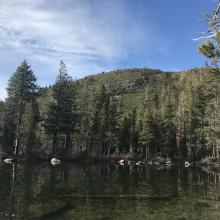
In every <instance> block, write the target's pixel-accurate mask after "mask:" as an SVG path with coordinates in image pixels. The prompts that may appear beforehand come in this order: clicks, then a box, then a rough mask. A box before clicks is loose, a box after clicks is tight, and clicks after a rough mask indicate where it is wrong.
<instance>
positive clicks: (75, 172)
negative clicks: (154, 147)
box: [0, 163, 220, 220]
mask: <svg viewBox="0 0 220 220" xmlns="http://www.w3.org/2000/svg"><path fill="white" fill-rule="evenodd" d="M219 181H220V178H219V175H217V174H216V173H208V172H205V171H202V170H201V169H199V168H192V167H189V168H183V167H182V168H181V167H151V166H136V165H131V166H120V165H117V164H116V165H109V164H75V163H74V164H65V165H64V164H62V165H58V166H51V165H50V164H49V163H41V164H36V165H28V164H17V165H15V164H14V165H13V164H3V163H1V164H0V198H1V199H0V219H12V220H13V219H22V220H23V219H45V220H46V219H53V220H58V219H62V220H70V219H79V220H83V219H92V220H93V219H100V220H101V219H102V220H107V219H119V220H130V219H131V220H133V219H135V220H139V219H153V220H154V219H155V220H166V219H167V220H172V219H179V220H183V219H187V220H188V219H193V220H195V219H200V220H201V219H204V220H205V219H207V220H211V219H220V184H219Z"/></svg>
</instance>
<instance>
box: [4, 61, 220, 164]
mask: <svg viewBox="0 0 220 220" xmlns="http://www.w3.org/2000/svg"><path fill="white" fill-rule="evenodd" d="M7 91H8V97H7V98H6V100H5V101H4V102H1V103H0V145H1V153H2V155H3V156H4V155H12V154H15V155H17V156H22V157H24V158H26V159H30V158H31V159H33V158H44V159H45V158H51V157H52V156H57V157H60V158H65V159H71V158H74V157H75V156H76V155H79V154H80V155H83V156H88V157H101V158H110V157H115V156H118V155H123V156H126V155H130V156H132V155H136V156H139V157H143V158H146V159H152V158H154V157H158V156H161V157H169V158H172V159H174V158H176V159H185V158H188V159H193V160H197V159H201V158H204V157H207V156H212V157H219V148H220V146H219V145H220V101H219V97H220V71H219V69H218V68H201V69H193V70H190V71H186V72H178V73H171V72H163V71H160V70H151V69H128V70H117V71H112V72H109V73H101V74H98V75H93V76H89V77H85V78H83V79H80V80H76V81H73V80H72V79H71V77H70V76H69V74H68V72H67V69H66V66H65V64H64V63H63V62H61V64H60V70H59V75H58V77H57V80H56V82H55V84H54V85H52V86H50V87H48V88H39V87H38V86H37V81H36V77H35V75H34V73H33V72H32V70H31V67H30V66H29V65H28V64H27V62H26V61H24V62H23V63H22V64H21V66H19V67H18V69H17V71H16V72H15V73H14V74H12V76H11V78H10V80H9V83H8V88H7Z"/></svg>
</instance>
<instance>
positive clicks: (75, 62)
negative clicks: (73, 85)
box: [0, 0, 168, 81]
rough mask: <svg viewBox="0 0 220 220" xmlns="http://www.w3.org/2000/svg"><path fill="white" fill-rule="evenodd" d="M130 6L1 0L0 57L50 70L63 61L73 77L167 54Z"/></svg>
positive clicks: (116, 0)
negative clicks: (131, 59)
mask: <svg viewBox="0 0 220 220" xmlns="http://www.w3.org/2000/svg"><path fill="white" fill-rule="evenodd" d="M128 2H129V1H128ZM132 6H133V5H132ZM132 6H131V5H129V4H127V1H123V0H112V1H108V0H96V1H90V0H62V1H61V0H53V1H51V0H32V1H30V0H10V1H5V0H0V57H4V56H5V53H6V51H12V50H13V51H14V55H15V56H17V55H18V54H19V56H23V55H27V56H28V57H29V58H30V59H31V61H33V62H38V63H44V64H45V63H47V64H48V66H49V65H50V66H52V67H53V68H54V66H56V65H57V61H58V60H59V59H64V61H65V62H66V63H67V66H69V67H70V69H71V71H73V72H78V73H83V72H85V73H89V72H91V73H94V72H97V71H101V70H104V69H108V68H111V67H114V66H116V64H117V62H120V61H123V60H126V59H129V56H132V55H135V56H136V57H137V56H140V57H141V56H142V55H146V54H150V53H152V52H149V51H151V50H152V51H153V52H154V53H155V52H158V53H166V52H167V51H168V50H167V47H161V46H160V45H161V44H158V40H159V39H158V37H157V30H155V28H153V25H151V23H150V22H149V21H148V19H147V16H146V14H143V13H142V14H141V13H139V12H138V11H135V9H134V8H133V7H132ZM7 53H8V52H7ZM24 58H25V57H24ZM6 59H12V58H11V57H6ZM6 62H7V61H6ZM55 63H56V65H54V64H55ZM0 65H2V66H3V63H1V62H0ZM56 68H57V67H56ZM77 77H79V75H77ZM38 78H40V80H41V81H42V76H41V75H40V76H39V77H38Z"/></svg>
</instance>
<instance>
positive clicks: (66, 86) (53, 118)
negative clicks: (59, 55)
mask: <svg viewBox="0 0 220 220" xmlns="http://www.w3.org/2000/svg"><path fill="white" fill-rule="evenodd" d="M52 90H53V94H52V97H53V102H52V103H50V105H49V113H48V116H47V118H46V119H45V128H46V130H47V133H48V134H50V135H52V136H53V146H52V153H53V154H55V153H56V150H57V149H56V148H57V146H58V145H59V143H58V136H62V135H63V136H64V138H65V140H64V147H65V149H66V150H68V149H69V148H70V147H71V145H72V143H71V142H72V138H71V136H72V133H73V128H74V124H75V114H74V91H73V87H72V78H71V77H70V76H69V75H68V73H67V70H66V65H65V64H64V62H63V61H61V62H60V70H59V75H58V77H57V80H56V83H55V85H54V86H53V88H52Z"/></svg>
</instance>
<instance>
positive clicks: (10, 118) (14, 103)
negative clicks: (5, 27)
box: [3, 60, 38, 155]
mask: <svg viewBox="0 0 220 220" xmlns="http://www.w3.org/2000/svg"><path fill="white" fill-rule="evenodd" d="M36 80H37V79H36V76H35V75H34V73H33V71H32V70H31V68H30V66H29V65H28V64H27V62H26V60H24V61H23V62H22V63H21V65H20V66H19V67H18V68H17V70H16V72H15V73H14V74H13V75H12V76H11V78H10V79H9V83H8V87H7V92H8V97H7V99H6V110H5V116H4V131H3V132H4V138H5V144H9V146H11V145H13V143H14V141H15V149H14V153H15V155H18V153H19V150H20V149H19V147H20V135H21V130H20V127H21V123H22V116H23V114H24V111H25V106H26V105H27V104H28V103H30V102H31V101H33V100H35V99H36V93H37V89H38V87H37V85H36ZM9 138H10V139H11V140H9Z"/></svg>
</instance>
